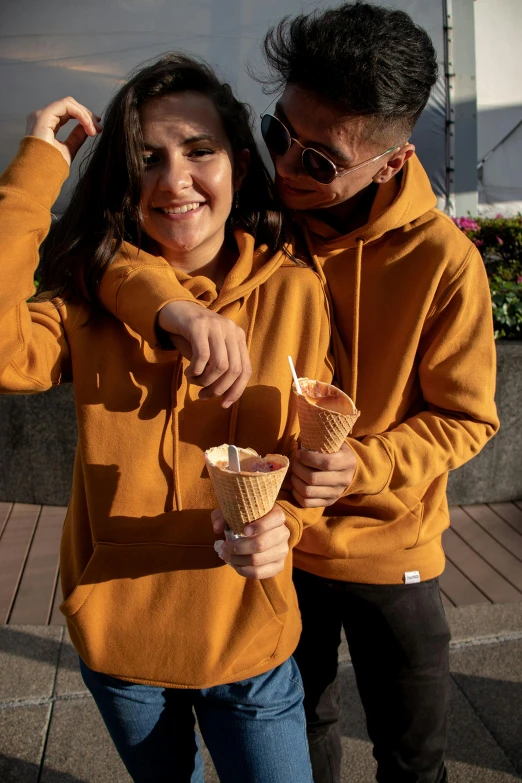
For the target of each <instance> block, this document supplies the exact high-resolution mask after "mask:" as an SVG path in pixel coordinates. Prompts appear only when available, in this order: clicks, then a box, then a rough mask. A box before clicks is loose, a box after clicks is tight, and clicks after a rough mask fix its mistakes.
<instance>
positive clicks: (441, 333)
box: [107, 156, 499, 584]
mask: <svg viewBox="0 0 522 783" xmlns="http://www.w3.org/2000/svg"><path fill="white" fill-rule="evenodd" d="M435 205H436V198H435V196H434V194H433V191H432V189H431V186H430V183H429V180H428V178H427V176H426V173H425V172H424V169H423V168H422V166H421V164H420V162H419V160H418V159H417V157H416V156H414V157H413V158H411V159H410V160H409V161H408V162H407V163H406V165H405V167H404V169H403V171H402V172H401V174H400V175H399V176H398V177H396V178H394V179H392V180H391V181H390V182H388V183H386V184H384V185H381V186H379V187H378V189H377V192H376V195H375V198H374V201H373V205H372V209H371V212H370V215H369V219H368V222H367V223H366V225H364V226H362V228H360V229H358V230H357V231H353V232H352V233H349V234H346V235H342V234H340V233H339V232H337V231H335V230H334V229H332V228H331V227H330V226H328V225H327V224H326V223H324V222H323V221H321V220H319V219H318V218H317V215H318V214H319V213H315V216H312V215H308V214H306V213H301V214H300V213H295V217H296V220H297V222H298V223H299V224H300V226H301V228H302V230H303V231H304V233H305V236H306V240H307V244H308V248H309V252H310V253H311V255H312V257H313V259H314V262H315V265H316V268H317V270H318V272H319V274H320V275H321V277H322V279H323V281H324V283H325V285H326V286H327V288H328V291H329V298H330V303H331V310H332V314H333V322H334V327H333V347H334V357H335V368H336V378H337V381H338V383H339V385H340V386H341V388H342V389H343V390H344V391H346V392H347V393H348V394H350V395H351V396H352V397H354V398H355V400H356V403H357V407H358V408H359V409H360V410H361V416H360V418H359V419H358V421H357V423H356V426H355V428H354V431H353V433H352V435H351V437H350V438H348V441H347V442H348V443H349V445H350V446H351V448H352V449H353V451H354V452H355V455H356V459H357V467H356V471H355V476H354V478H353V481H352V483H351V485H350V486H349V487H348V489H347V491H346V493H345V496H344V497H343V498H341V499H340V500H339V501H338V502H337V503H336V504H335V505H334V506H331V507H329V508H327V509H325V512H324V516H323V518H322V520H321V522H319V523H318V524H316V525H313V527H309V528H307V529H306V530H305V532H304V534H303V536H302V538H301V540H300V541H299V543H298V545H297V547H296V550H295V552H294V563H295V565H296V566H297V567H299V568H301V569H303V570H305V571H309V572H311V573H314V574H316V575H319V576H323V577H325V578H329V579H338V580H341V581H349V582H360V583H368V584H394V583H396V584H400V583H402V582H404V581H406V579H407V578H408V577H407V576H406V574H408V573H409V572H413V574H412V577H410V578H413V579H417V578H419V579H420V580H425V579H430V578H433V577H436V576H438V575H439V574H440V573H441V572H442V571H443V570H444V563H445V559H444V552H443V549H442V543H441V535H442V532H443V531H444V530H445V528H446V527H447V526H448V525H449V514H448V505H447V500H446V485H447V477H448V471H449V470H452V469H454V468H457V467H459V466H460V465H462V464H463V463H465V462H466V461H467V460H469V459H471V458H472V457H473V456H475V455H476V454H477V453H478V452H479V451H480V449H481V448H482V447H483V446H484V444H485V443H486V442H487V440H488V439H489V438H491V437H492V436H493V435H494V433H495V432H496V431H497V429H498V426H499V422H498V418H497V413H496V408H495V403H494V391H495V376H496V369H495V346H494V340H493V326H492V314H491V297H490V292H489V286H488V282H487V277H486V273H485V269H484V262H483V261H482V258H481V257H480V255H479V253H478V251H477V249H476V248H475V246H474V245H473V244H472V243H471V242H470V241H469V240H468V239H467V238H466V237H465V236H464V234H463V233H462V232H461V231H460V230H459V229H458V228H457V227H456V226H455V225H454V224H453V222H452V221H451V220H450V219H449V218H448V217H447V216H446V215H444V214H443V213H441V212H440V211H439V210H437V209H436V208H435ZM109 274H110V273H109ZM153 282H154V281H152V280H151V285H152V284H153ZM143 284H144V285H146V282H145V281H143ZM157 293H158V297H157V301H156V305H157V307H156V312H157V311H158V310H159V309H160V307H161V303H160V301H159V300H160V299H161V298H162V296H163V298H164V299H165V301H166V300H167V299H168V300H169V301H172V300H175V299H177V298H178V299H181V298H184V295H183V292H181V291H180V290H179V287H178V288H177V289H176V291H175V290H174V287H172V286H171V287H170V288H168V289H167V290H164V291H162V292H161V295H160V294H159V292H157ZM107 305H108V307H109V308H110V309H112V310H113V311H114V303H111V302H107ZM281 312H282V311H281ZM149 316H150V314H149ZM299 370H300V371H301V369H300V368H299ZM301 374H304V373H302V372H301ZM415 572H418V576H417V574H416V573H415Z"/></svg>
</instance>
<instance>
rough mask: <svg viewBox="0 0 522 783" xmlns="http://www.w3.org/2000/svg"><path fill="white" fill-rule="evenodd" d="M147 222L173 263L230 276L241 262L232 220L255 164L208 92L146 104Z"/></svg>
mask: <svg viewBox="0 0 522 783" xmlns="http://www.w3.org/2000/svg"><path fill="white" fill-rule="evenodd" d="M140 122H141V129H142V134H143V145H144V152H143V161H144V173H143V187H142V192H141V201H140V205H141V210H142V214H143V228H144V230H145V232H146V234H147V235H148V237H150V238H151V239H153V240H155V241H156V242H157V244H158V247H159V248H160V250H161V254H162V256H163V258H165V259H166V260H167V261H168V262H169V263H170V264H171V265H172V266H177V267H179V268H181V269H183V270H185V271H186V272H188V273H191V272H195V271H197V270H201V269H202V268H204V269H205V272H206V274H208V275H212V274H214V273H215V274H217V276H218V278H219V279H220V280H223V279H224V277H225V275H226V273H227V272H228V271H229V270H230V267H231V265H232V264H233V263H234V258H233V253H231V251H230V248H227V246H226V244H225V242H224V240H225V224H226V221H227V219H228V216H229V214H230V210H231V208H232V201H233V196H234V192H235V191H239V189H240V187H241V184H242V181H243V179H244V177H245V174H246V171H247V168H248V158H249V151H248V149H244V150H238V151H237V152H236V153H235V155H234V152H233V150H232V145H231V143H230V141H229V140H228V137H227V135H226V133H225V129H224V127H223V123H222V122H221V119H220V117H219V114H218V112H217V110H216V108H215V106H214V104H213V102H212V101H211V100H210V98H207V97H206V96H205V95H201V94H199V93H194V92H183V93H178V94H176V95H167V96H165V97H163V98H158V99H155V100H152V101H150V102H149V103H147V104H145V106H144V107H143V108H142V109H141V111H140Z"/></svg>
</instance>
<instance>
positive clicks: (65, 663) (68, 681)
mask: <svg viewBox="0 0 522 783" xmlns="http://www.w3.org/2000/svg"><path fill="white" fill-rule="evenodd" d="M76 693H88V690H87V688H86V687H85V683H84V682H83V680H82V675H81V674H80V665H79V661H78V653H77V652H76V650H75V649H74V647H73V645H72V642H71V637H70V636H69V631H68V630H67V628H65V630H64V635H63V640H62V645H61V648H60V657H59V661H58V673H57V675H56V688H55V694H56V696H64V695H69V694H76Z"/></svg>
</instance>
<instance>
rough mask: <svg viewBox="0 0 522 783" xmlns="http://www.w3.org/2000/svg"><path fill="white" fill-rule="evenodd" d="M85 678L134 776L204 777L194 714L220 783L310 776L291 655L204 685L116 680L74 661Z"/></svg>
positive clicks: (199, 780)
mask: <svg viewBox="0 0 522 783" xmlns="http://www.w3.org/2000/svg"><path fill="white" fill-rule="evenodd" d="M80 668H81V672H82V677H83V680H84V682H85V685H86V686H87V688H88V689H89V690H90V692H91V693H92V695H93V697H94V700H95V702H96V704H97V706H98V709H99V711H100V713H101V715H102V718H103V720H104V721H105V725H106V726H107V729H108V731H109V734H110V735H111V738H112V740H113V742H114V744H115V745H116V749H117V750H118V753H119V754H120V756H121V758H122V760H123V762H124V764H125V766H126V767H127V770H128V772H129V774H130V775H131V777H132V779H133V780H134V781H135V783H142V781H154V783H161V781H169V783H172V781H176V783H204V775H203V760H202V758H201V753H200V752H199V747H198V740H197V735H196V733H195V731H194V727H195V718H194V713H195V714H196V716H197V719H198V724H199V728H200V731H201V734H202V736H203V739H204V741H205V744H206V746H207V748H208V750H209V752H210V755H211V756H212V760H213V762H214V766H215V767H216V770H217V773H218V775H219V779H220V781H222V783H313V781H312V771H311V766H310V759H309V755H308V742H307V739H306V721H305V715H304V710H303V687H302V684H301V675H300V674H299V669H298V668H297V665H296V663H295V661H294V659H293V658H289V659H288V660H287V661H285V663H283V664H281V665H280V666H278V667H276V668H275V669H271V670H270V671H268V672H266V673H265V674H260V675H258V676H257V677H252V678H251V679H249V680H241V681H240V682H234V683H231V684H230V685H217V686H215V687H213V688H204V689H203V690H190V689H188V690H185V689H181V688H158V687H155V686H152V685H137V684H135V683H132V682H125V681H123V680H118V679H116V678H115V677H109V676H108V675H106V674H99V673H98V672H93V671H92V670H91V669H89V668H88V667H87V666H86V665H85V664H84V663H83V661H81V660H80Z"/></svg>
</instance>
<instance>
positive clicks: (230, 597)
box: [0, 137, 331, 688]
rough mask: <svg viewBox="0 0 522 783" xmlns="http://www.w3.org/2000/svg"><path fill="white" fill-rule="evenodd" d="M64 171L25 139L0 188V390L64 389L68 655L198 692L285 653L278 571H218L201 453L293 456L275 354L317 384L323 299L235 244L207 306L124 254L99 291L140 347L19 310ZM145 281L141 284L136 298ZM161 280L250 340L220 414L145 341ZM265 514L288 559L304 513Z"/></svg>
mask: <svg viewBox="0 0 522 783" xmlns="http://www.w3.org/2000/svg"><path fill="white" fill-rule="evenodd" d="M68 171H69V170H68V166H67V165H66V163H65V162H64V160H63V158H62V156H61V155H60V153H59V152H58V151H57V150H56V149H55V148H54V147H52V146H51V145H50V144H48V143H47V142H45V141H42V140H40V139H36V138H32V137H27V138H26V139H24V140H23V141H22V144H21V148H20V152H19V154H18V156H17V157H16V158H15V160H14V162H13V163H12V164H11V166H10V167H9V168H8V169H7V171H6V172H5V174H4V175H3V177H2V178H1V180H0V241H1V243H2V248H3V258H2V265H1V267H0V285H1V290H2V297H1V300H0V320H1V328H0V391H2V392H8V393H9V392H15V393H16V392H19V393H32V392H39V391H45V390H46V389H49V388H50V387H52V386H55V385H57V384H59V383H64V382H67V381H73V383H74V393H75V401H76V412H77V419H78V436H79V437H78V448H77V453H76V460H75V466H74V480H73V488H72V496H71V502H70V505H69V509H68V513H67V518H66V521H65V526H64V531H63V538H62V546H61V578H62V587H63V594H64V597H65V600H64V603H63V604H62V607H61V609H62V611H63V613H64V615H65V616H66V618H67V624H68V627H69V630H70V633H71V637H72V640H73V642H74V644H75V647H76V649H77V650H78V652H79V654H80V655H81V657H82V658H83V660H84V661H85V662H86V663H87V665H88V666H90V667H91V668H92V669H94V670H96V671H101V672H104V673H106V674H110V675H113V676H115V677H120V678H122V679H127V680H131V681H135V682H142V683H147V684H153V685H163V686H175V687H190V688H203V687H210V686H212V685H216V684H219V683H225V682H233V681H236V680H240V679H243V678H246V677H252V676H255V675H256V674H260V673H262V672H264V671H267V670H269V669H271V668H273V667H274V666H276V665H277V664H279V663H281V662H282V661H284V660H286V658H288V657H289V656H290V655H291V654H292V652H293V650H294V648H295V646H296V644H297V641H298V637H299V633H300V617H299V611H298V608H297V602H296V598H295V593H294V590H293V585H292V579H291V569H292V558H291V556H289V557H288V558H287V562H286V565H285V569H284V570H283V572H282V573H280V574H278V575H277V576H276V577H274V578H271V579H266V580H262V581H259V580H253V579H244V578H243V577H241V576H239V575H238V574H237V573H236V572H235V571H234V570H233V569H232V568H230V567H229V566H227V565H225V564H224V563H223V562H222V561H221V560H220V559H219V558H218V557H217V555H216V553H215V551H214V548H213V545H214V540H215V535H214V533H213V531H212V525H211V522H210V511H211V509H213V508H215V507H216V505H217V504H216V500H215V497H214V495H213V492H212V488H211V484H210V480H209V478H208V475H207V473H206V470H205V467H204V458H203V452H204V450H205V449H207V448H209V447H211V446H216V445H220V444H221V443H224V442H233V443H236V444H237V445H239V446H250V447H253V448H255V449H256V450H257V451H258V452H259V453H261V454H265V453H267V452H272V453H276V452H279V453H282V454H289V453H290V452H291V450H292V448H293V446H294V444H295V440H296V436H297V433H298V430H297V419H296V415H295V411H294V409H293V408H292V407H291V405H290V396H291V378H290V377H289V371H288V365H287V358H286V357H287V355H288V354H292V355H293V356H294V357H295V358H296V360H297V362H298V366H299V370H300V372H303V373H306V374H308V375H310V376H315V375H317V376H320V377H322V378H324V379H325V380H329V379H330V378H331V370H330V366H329V363H328V360H327V351H328V344H329V338H330V334H329V323H328V317H327V307H326V299H325V295H324V289H323V286H322V284H321V282H320V280H319V277H318V275H317V273H316V272H315V271H314V270H313V269H311V268H309V267H306V266H300V265H299V264H297V263H296V262H295V261H293V260H291V259H290V258H289V257H288V255H286V254H285V253H284V252H278V253H276V254H275V255H274V256H271V255H270V253H268V252H267V249H266V247H261V248H258V249H257V250H254V241H253V238H252V237H251V236H249V235H248V234H245V233H241V232H238V233H237V235H236V239H237V242H238V249H239V259H238V261H237V263H236V265H235V266H234V267H233V269H232V270H231V272H230V274H229V275H228V277H227V279H226V280H225V283H224V285H223V287H222V289H221V291H220V292H217V291H216V288H215V286H214V285H213V283H211V281H210V280H208V279H207V278H204V277H195V278H190V277H187V276H185V275H183V274H180V276H179V281H178V280H177V278H176V275H175V273H174V271H173V270H172V269H171V267H170V266H169V265H168V264H167V263H166V262H165V261H164V260H163V259H161V258H156V257H153V256H150V255H148V254H147V253H143V252H140V253H138V251H137V249H136V248H134V247H132V246H130V245H127V246H125V247H124V249H123V250H122V252H121V254H120V257H119V258H118V259H117V261H116V263H115V265H114V269H113V270H111V274H110V275H109V276H107V280H106V286H107V290H106V292H105V294H106V296H107V298H109V299H110V298H111V297H112V296H114V297H115V305H117V307H121V309H122V312H123V313H124V314H128V315H129V320H130V321H132V320H133V316H134V317H135V318H136V321H137V323H138V326H140V327H143V331H144V332H145V333H147V336H148V339H146V338H144V337H142V336H141V335H140V334H138V332H137V331H134V330H133V329H132V328H131V327H130V325H129V324H125V323H123V322H122V321H121V320H119V319H117V318H115V317H114V316H113V315H112V314H110V313H102V314H99V315H98V314H97V315H93V314H92V313H91V312H90V310H89V308H88V307H87V305H86V304H85V303H82V302H80V301H70V302H62V301H58V300H52V301H37V302H32V303H29V304H27V299H28V298H29V297H30V296H31V295H32V294H33V292H34V286H33V275H34V270H35V269H36V266H37V263H38V247H39V245H40V243H41V242H42V240H43V239H44V237H45V236H46V234H47V232H48V229H49V225H50V219H51V218H50V208H51V206H52V204H53V202H54V200H55V199H56V197H57V195H58V193H59V190H60V187H61V185H62V183H63V181H64V180H65V178H66V177H67V175H68ZM149 275H150V277H151V278H152V280H153V285H151V286H150V290H147V289H145V288H143V289H142V287H141V282H140V281H141V279H142V277H143V278H146V277H148V276H149ZM173 280H174V281H175V282H176V284H177V285H179V286H181V294H179V296H178V298H184V297H186V298H193V297H196V298H197V299H198V301H200V303H201V304H202V305H203V306H206V307H209V308H211V309H212V310H215V311H216V312H220V313H222V314H223V315H226V316H227V317H228V318H231V319H232V320H233V321H234V322H235V323H237V324H239V325H240V326H241V327H242V328H243V329H244V330H245V332H246V334H247V340H248V344H249V350H250V354H251V356H252V359H253V365H254V373H253V375H252V378H251V380H250V384H249V386H248V388H247V389H246V391H245V392H244V394H243V396H242V398H241V400H240V401H239V404H236V405H235V406H233V408H232V409H230V410H228V411H225V410H224V409H223V408H222V407H221V405H220V401H219V400H207V401H201V400H199V399H198V396H197V395H198V391H199V389H198V388H197V387H193V386H190V385H188V384H187V382H186V378H185V376H184V374H183V370H184V369H185V367H186V363H184V361H183V360H182V357H181V356H180V355H179V354H178V353H177V352H176V351H173V350H162V349H161V348H160V347H159V346H158V345H157V344H156V336H155V333H154V328H153V322H154V317H151V318H149V322H150V324H151V325H152V326H151V327H150V328H148V322H147V321H146V319H145V318H144V317H143V312H152V313H154V312H155V308H156V305H155V302H156V299H157V289H158V287H159V288H161V286H162V285H163V286H167V287H168V288H172V281H173ZM103 288H104V286H103V285H102V292H103ZM281 316H283V317H281ZM279 502H280V504H281V506H282V507H283V509H284V511H285V514H286V518H287V524H288V526H289V528H290V531H291V539H290V543H291V545H292V546H293V545H295V544H296V543H297V541H298V540H299V538H300V537H301V534H302V530H303V526H304V525H306V524H309V523H311V522H314V521H316V519H317V517H318V514H317V512H316V511H315V510H314V511H313V512H312V513H308V514H307V513H303V512H302V510H300V509H299V508H296V507H295V506H294V505H293V504H292V502H291V494H290V492H289V491H288V490H284V491H283V492H282V494H281V496H280V501H279Z"/></svg>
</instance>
